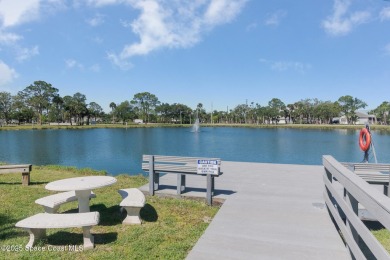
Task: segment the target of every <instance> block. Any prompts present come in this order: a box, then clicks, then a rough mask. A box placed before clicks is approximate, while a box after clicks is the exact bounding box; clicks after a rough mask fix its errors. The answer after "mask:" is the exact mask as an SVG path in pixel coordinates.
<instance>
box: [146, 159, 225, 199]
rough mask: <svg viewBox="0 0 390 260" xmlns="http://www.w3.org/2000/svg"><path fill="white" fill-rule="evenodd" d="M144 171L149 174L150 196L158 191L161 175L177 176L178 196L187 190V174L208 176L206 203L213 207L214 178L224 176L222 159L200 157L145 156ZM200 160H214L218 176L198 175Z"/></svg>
mask: <svg viewBox="0 0 390 260" xmlns="http://www.w3.org/2000/svg"><path fill="white" fill-rule="evenodd" d="M142 160H143V162H142V170H144V171H147V172H149V194H150V195H152V196H153V195H154V193H155V191H156V190H158V186H159V182H160V181H159V176H160V173H175V174H177V194H178V195H180V194H181V193H182V192H183V191H185V188H186V174H192V175H199V176H206V177H207V185H206V186H207V187H206V190H207V192H206V201H207V204H208V205H212V196H213V193H214V186H215V181H214V178H215V177H218V176H220V175H221V174H222V172H220V165H221V159H220V158H199V157H179V156H163V155H143V157H142ZM198 160H212V161H217V162H218V174H217V175H211V174H198V173H197V165H198Z"/></svg>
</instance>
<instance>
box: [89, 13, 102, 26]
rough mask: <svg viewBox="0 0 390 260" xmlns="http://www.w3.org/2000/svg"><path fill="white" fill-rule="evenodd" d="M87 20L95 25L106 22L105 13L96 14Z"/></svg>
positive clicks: (91, 24)
mask: <svg viewBox="0 0 390 260" xmlns="http://www.w3.org/2000/svg"><path fill="white" fill-rule="evenodd" d="M86 22H87V23H88V24H89V25H90V26H93V27H95V26H98V25H101V24H103V23H104V15H101V14H96V15H95V17H93V18H91V19H88V20H86Z"/></svg>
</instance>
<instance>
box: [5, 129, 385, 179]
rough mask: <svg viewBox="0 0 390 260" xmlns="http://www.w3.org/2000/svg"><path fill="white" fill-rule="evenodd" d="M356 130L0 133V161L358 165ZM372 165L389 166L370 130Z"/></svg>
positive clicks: (127, 167) (134, 166)
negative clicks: (149, 157) (183, 159)
mask: <svg viewBox="0 0 390 260" xmlns="http://www.w3.org/2000/svg"><path fill="white" fill-rule="evenodd" d="M358 134H359V131H354V130H307V129H302V130H301V129H254V128H233V127H224V128H223V127H204V128H202V131H201V132H199V133H193V132H191V128H134V129H133V128H128V129H88V130H26V131H0V161H4V162H8V163H32V164H34V165H46V164H60V165H69V166H77V167H90V168H94V169H99V170H106V171H107V172H108V173H109V174H113V175H117V174H120V173H129V174H139V173H142V170H141V158H142V154H161V155H177V156H195V157H197V156H199V157H220V158H222V160H225V161H249V162H267V163H291V164H315V165H320V164H321V163H322V162H321V158H322V155H324V154H330V155H332V156H334V157H335V158H336V159H338V160H339V161H352V162H360V161H362V159H363V152H361V151H360V149H359V146H358ZM373 141H374V142H375V149H376V153H377V157H378V162H382V163H390V152H389V149H390V135H389V134H388V133H384V132H376V131H373Z"/></svg>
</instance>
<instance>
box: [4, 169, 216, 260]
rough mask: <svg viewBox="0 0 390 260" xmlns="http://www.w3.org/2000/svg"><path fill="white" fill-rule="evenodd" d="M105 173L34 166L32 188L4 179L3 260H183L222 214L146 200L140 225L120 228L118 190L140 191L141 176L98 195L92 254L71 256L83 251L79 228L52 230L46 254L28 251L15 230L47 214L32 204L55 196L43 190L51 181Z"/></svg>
mask: <svg viewBox="0 0 390 260" xmlns="http://www.w3.org/2000/svg"><path fill="white" fill-rule="evenodd" d="M104 174H105V173H104V172H98V171H94V170H91V169H80V170H78V169H76V168H72V167H60V166H45V167H38V166H33V171H32V172H31V184H30V186H22V185H21V174H2V175H0V250H1V251H2V252H0V258H3V259H27V258H29V259H31V258H32V259H52V258H61V259H74V258H76V257H77V259H91V258H93V259H184V258H185V257H186V256H187V254H188V252H189V251H190V250H191V248H192V247H193V246H194V245H195V243H196V242H197V240H198V239H199V238H200V236H201V235H202V234H203V232H204V231H205V229H206V228H207V226H208V225H209V222H210V220H211V219H212V218H213V217H214V215H215V214H216V213H217V211H218V209H219V208H218V207H216V206H213V207H210V206H207V205H206V204H205V203H204V202H200V201H195V200H185V199H175V198H160V197H156V196H154V197H151V196H146V205H145V207H144V208H143V209H142V210H141V218H142V225H122V220H123V219H124V218H125V214H126V213H125V212H124V213H123V214H121V213H120V211H119V203H120V201H121V196H120V195H119V194H118V192H117V190H118V189H122V188H133V187H135V188H136V187H139V186H142V185H143V184H145V183H147V179H146V178H145V177H143V176H141V175H140V176H127V175H120V176H117V177H116V178H117V180H118V181H117V183H115V184H114V185H111V186H108V187H105V188H100V189H96V190H94V192H95V193H96V198H94V199H92V200H91V202H90V206H91V211H98V212H100V223H99V225H97V226H94V227H93V228H92V230H91V232H92V234H93V235H94V237H95V248H94V249H93V250H87V251H69V247H68V246H69V245H72V246H74V245H75V246H76V248H78V246H82V244H83V237H82V229H81V228H69V229H48V230H47V238H46V239H43V240H40V242H38V243H37V245H36V249H38V248H39V247H40V248H44V249H45V250H46V251H43V252H42V251H37V252H30V251H26V250H25V248H24V247H25V245H26V244H27V242H28V240H29V234H28V232H27V231H24V230H23V229H21V228H16V227H15V223H16V222H18V221H19V220H21V219H23V218H26V217H29V216H31V215H34V214H36V213H41V212H44V210H43V207H42V206H40V205H37V204H35V203H34V201H35V200H36V199H38V198H41V197H43V196H46V195H50V194H52V192H50V191H48V190H46V189H45V185H46V184H47V183H48V182H51V181H54V180H59V179H65V178H71V177H77V176H85V175H104ZM67 212H68V213H70V212H77V202H71V203H67V204H65V205H62V206H61V207H60V209H59V213H67ZM19 249H21V250H20V251H18V252H16V250H19ZM48 250H50V251H48ZM54 250H63V251H54Z"/></svg>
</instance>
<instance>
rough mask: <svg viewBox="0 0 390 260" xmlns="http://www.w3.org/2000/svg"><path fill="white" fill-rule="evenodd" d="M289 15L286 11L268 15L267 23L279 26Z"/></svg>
mask: <svg viewBox="0 0 390 260" xmlns="http://www.w3.org/2000/svg"><path fill="white" fill-rule="evenodd" d="M286 15H287V12H286V11H284V10H278V11H276V12H275V13H273V14H270V15H268V17H267V20H266V21H265V24H266V25H270V26H277V25H279V23H280V22H281V20H282V19H283V18H284V17H285V16H286Z"/></svg>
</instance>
